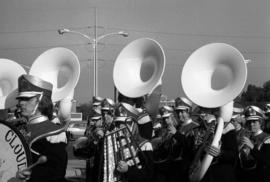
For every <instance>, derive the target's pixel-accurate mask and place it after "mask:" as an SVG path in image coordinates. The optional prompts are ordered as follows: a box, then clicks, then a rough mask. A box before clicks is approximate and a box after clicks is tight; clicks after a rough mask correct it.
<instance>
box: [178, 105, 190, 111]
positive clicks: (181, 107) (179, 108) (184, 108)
mask: <svg viewBox="0 0 270 182" xmlns="http://www.w3.org/2000/svg"><path fill="white" fill-rule="evenodd" d="M187 109H189V107H186V106H178V107H176V108H175V110H187Z"/></svg>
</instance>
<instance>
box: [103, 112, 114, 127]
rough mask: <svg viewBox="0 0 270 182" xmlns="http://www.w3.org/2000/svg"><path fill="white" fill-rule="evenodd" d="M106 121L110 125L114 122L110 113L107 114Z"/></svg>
mask: <svg viewBox="0 0 270 182" xmlns="http://www.w3.org/2000/svg"><path fill="white" fill-rule="evenodd" d="M105 122H106V124H108V125H110V124H111V123H112V122H113V117H112V116H111V115H109V114H106V115H105Z"/></svg>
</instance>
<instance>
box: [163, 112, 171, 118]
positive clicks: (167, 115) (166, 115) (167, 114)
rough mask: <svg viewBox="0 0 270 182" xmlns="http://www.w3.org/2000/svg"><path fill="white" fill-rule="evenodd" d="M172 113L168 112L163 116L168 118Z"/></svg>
mask: <svg viewBox="0 0 270 182" xmlns="http://www.w3.org/2000/svg"><path fill="white" fill-rule="evenodd" d="M171 115H172V113H166V114H163V115H162V118H167V117H169V116H171Z"/></svg>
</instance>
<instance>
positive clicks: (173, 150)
mask: <svg viewBox="0 0 270 182" xmlns="http://www.w3.org/2000/svg"><path fill="white" fill-rule="evenodd" d="M160 112H161V114H162V118H163V125H162V128H163V129H162V133H161V136H160V137H158V138H154V139H153V140H152V143H153V145H154V161H155V168H156V173H155V181H160V182H162V181H169V182H173V181H178V180H179V179H182V180H184V178H183V175H182V172H179V171H182V168H181V167H182V159H183V158H182V157H183V156H182V149H183V142H184V135H183V134H181V133H179V136H178V132H179V131H178V130H179V125H180V123H179V122H177V119H176V116H175V112H174V110H173V108H172V107H170V106H163V107H162V108H161V109H160ZM179 138H181V140H180V139H179ZM184 181H185V180H184Z"/></svg>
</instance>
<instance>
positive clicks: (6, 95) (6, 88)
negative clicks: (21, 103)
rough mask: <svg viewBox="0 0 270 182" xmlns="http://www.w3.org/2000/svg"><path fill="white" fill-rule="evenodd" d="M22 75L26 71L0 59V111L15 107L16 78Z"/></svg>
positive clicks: (17, 65) (15, 64) (15, 63)
mask: <svg viewBox="0 0 270 182" xmlns="http://www.w3.org/2000/svg"><path fill="white" fill-rule="evenodd" d="M23 74H26V71H25V70H24V68H23V67H22V66H21V65H20V64H18V63H17V62H15V61H12V60H9V59H0V109H7V108H11V107H14V106H16V104H17V100H16V96H17V93H18V91H17V88H18V78H19V77H20V76H21V75H23Z"/></svg>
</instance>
